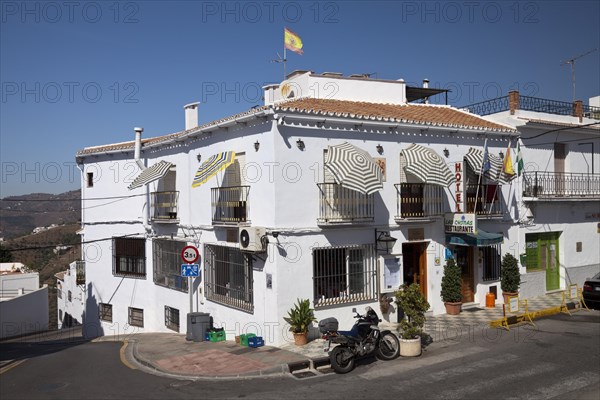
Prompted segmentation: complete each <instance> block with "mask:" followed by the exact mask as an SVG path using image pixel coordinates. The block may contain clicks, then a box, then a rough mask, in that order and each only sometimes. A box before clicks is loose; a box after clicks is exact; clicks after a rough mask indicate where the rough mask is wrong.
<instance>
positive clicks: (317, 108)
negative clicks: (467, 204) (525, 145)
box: [276, 98, 516, 132]
mask: <svg viewBox="0 0 600 400" xmlns="http://www.w3.org/2000/svg"><path fill="white" fill-rule="evenodd" d="M276 109H277V110H281V111H291V112H300V113H306V114H313V115H322V116H334V117H350V118H358V119H365V120H377V121H386V122H402V123H414V124H424V125H434V126H447V127H452V128H467V129H483V130H490V131H500V132H516V131H515V130H514V129H513V128H511V127H509V126H506V125H501V124H498V123H494V122H491V121H488V120H485V119H483V118H481V117H480V116H478V115H475V114H471V113H469V112H466V111H462V110H459V109H456V108H452V107H450V106H441V105H427V104H406V105H396V104H378V103H366V102H359V101H345V100H331V99H313V98H305V99H297V100H290V101H287V102H284V103H279V104H277V105H276Z"/></svg>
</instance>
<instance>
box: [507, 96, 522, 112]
mask: <svg viewBox="0 0 600 400" xmlns="http://www.w3.org/2000/svg"><path fill="white" fill-rule="evenodd" d="M520 103H521V99H520V95H519V91H518V90H511V91H510V92H508V109H509V110H510V115H515V111H517V110H518V109H519V108H520V107H521V104H520Z"/></svg>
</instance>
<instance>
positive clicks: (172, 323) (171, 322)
mask: <svg viewBox="0 0 600 400" xmlns="http://www.w3.org/2000/svg"><path fill="white" fill-rule="evenodd" d="M165 326H166V327H167V328H169V329H171V330H173V331H175V332H179V310H178V309H176V308H173V307H169V306H165Z"/></svg>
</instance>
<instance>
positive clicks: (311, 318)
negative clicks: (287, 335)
mask: <svg viewBox="0 0 600 400" xmlns="http://www.w3.org/2000/svg"><path fill="white" fill-rule="evenodd" d="M283 319H284V320H285V322H287V323H288V324H290V332H293V333H294V343H295V344H296V346H303V345H305V344H306V343H308V327H309V326H310V324H312V323H313V322H315V321H316V318H315V315H314V310H313V309H312V308H310V300H308V299H304V300H301V299H298V300H297V303H296V304H295V305H294V307H293V308H291V309H290V310H289V311H288V316H287V317H284V318H283Z"/></svg>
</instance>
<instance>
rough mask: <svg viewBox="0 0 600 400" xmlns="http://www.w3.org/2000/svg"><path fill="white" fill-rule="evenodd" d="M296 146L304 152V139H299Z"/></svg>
mask: <svg viewBox="0 0 600 400" xmlns="http://www.w3.org/2000/svg"><path fill="white" fill-rule="evenodd" d="M296 146H298V148H299V149H300V150H304V147H305V146H304V142H303V141H302V139H298V140H296Z"/></svg>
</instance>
